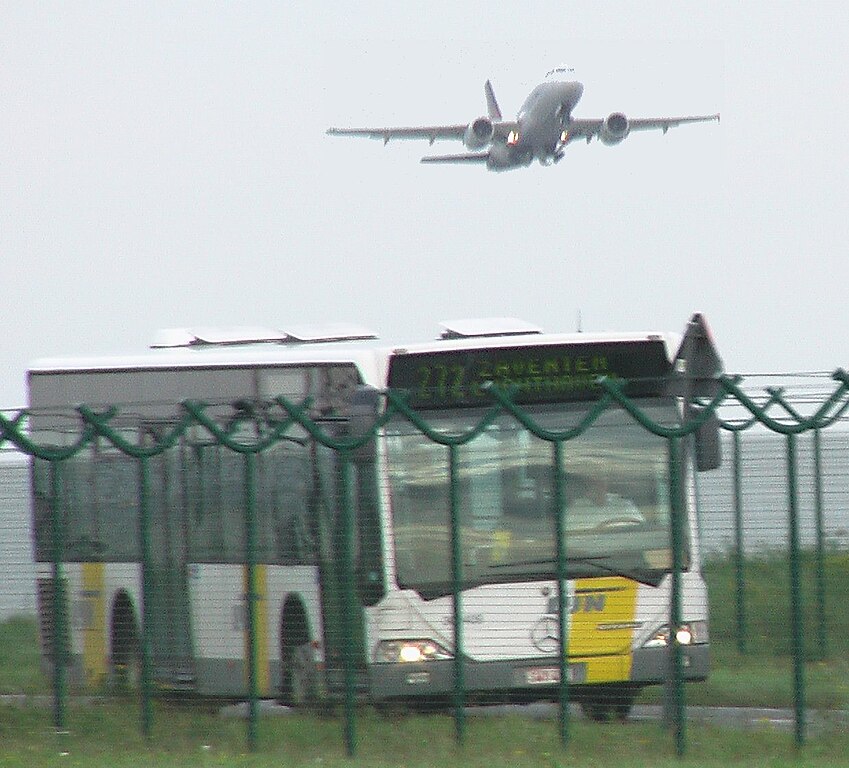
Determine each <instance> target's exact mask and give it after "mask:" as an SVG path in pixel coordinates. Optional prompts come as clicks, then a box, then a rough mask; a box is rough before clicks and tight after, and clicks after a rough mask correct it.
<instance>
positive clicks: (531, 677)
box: [525, 664, 585, 685]
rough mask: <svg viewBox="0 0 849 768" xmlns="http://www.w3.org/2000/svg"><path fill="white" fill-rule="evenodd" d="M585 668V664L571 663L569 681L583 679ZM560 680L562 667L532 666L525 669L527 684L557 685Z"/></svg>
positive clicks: (580, 680)
mask: <svg viewBox="0 0 849 768" xmlns="http://www.w3.org/2000/svg"><path fill="white" fill-rule="evenodd" d="M584 672H585V668H584V665H583V664H570V665H569V673H568V674H569V682H570V683H579V682H582V681H583V677H584V674H582V673H584ZM559 682H560V667H531V668H530V669H526V670H525V683H526V684H527V685H557V683H559Z"/></svg>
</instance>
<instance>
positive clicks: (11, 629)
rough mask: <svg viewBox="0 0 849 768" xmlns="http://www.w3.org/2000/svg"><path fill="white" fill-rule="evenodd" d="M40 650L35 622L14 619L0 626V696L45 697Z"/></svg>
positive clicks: (45, 689)
mask: <svg viewBox="0 0 849 768" xmlns="http://www.w3.org/2000/svg"><path fill="white" fill-rule="evenodd" d="M48 690H49V685H48V681H47V680H46V679H45V677H44V675H43V674H42V671H41V647H40V645H39V642H38V629H37V626H36V623H35V620H34V619H31V618H24V617H16V618H12V619H9V620H8V621H4V622H0V693H45V692H47V691H48Z"/></svg>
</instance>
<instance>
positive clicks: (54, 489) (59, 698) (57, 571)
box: [50, 460, 68, 733]
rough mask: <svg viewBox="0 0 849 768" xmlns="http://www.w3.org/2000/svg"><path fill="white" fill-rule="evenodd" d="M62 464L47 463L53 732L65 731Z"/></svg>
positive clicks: (65, 659)
mask: <svg viewBox="0 0 849 768" xmlns="http://www.w3.org/2000/svg"><path fill="white" fill-rule="evenodd" d="M61 492H62V464H61V462H60V461H57V460H53V461H51V462H50V505H51V510H50V512H51V534H52V541H51V545H52V546H51V549H52V559H53V563H52V566H53V567H52V570H53V573H52V578H53V722H54V725H55V727H56V731H57V732H59V733H62V732H63V731H64V730H65V705H66V698H67V695H68V690H67V682H68V681H67V668H66V665H67V652H68V648H67V637H66V635H67V627H66V626H65V618H66V615H67V613H66V610H65V577H64V573H63V568H62V558H63V557H64V543H65V541H64V540H65V524H64V521H63V520H62V501H61V499H62V496H61Z"/></svg>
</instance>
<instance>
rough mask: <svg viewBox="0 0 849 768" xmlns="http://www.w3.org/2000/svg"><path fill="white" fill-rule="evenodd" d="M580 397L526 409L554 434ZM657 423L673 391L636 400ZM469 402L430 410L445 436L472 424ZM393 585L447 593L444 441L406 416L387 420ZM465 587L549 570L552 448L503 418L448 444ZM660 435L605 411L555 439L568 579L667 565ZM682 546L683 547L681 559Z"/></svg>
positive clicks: (653, 575)
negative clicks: (452, 448)
mask: <svg viewBox="0 0 849 768" xmlns="http://www.w3.org/2000/svg"><path fill="white" fill-rule="evenodd" d="M587 407H588V406H587V405H586V404H585V403H584V404H571V405H565V404H551V405H545V406H537V407H535V408H533V409H529V410H530V413H531V414H532V416H533V418H534V419H535V420H536V422H537V423H538V424H540V425H541V426H544V427H546V428H548V429H552V430H562V429H565V428H567V427H571V426H575V425H576V424H577V423H578V422H579V421H580V419H581V417H582V416H583V415H585V414H586V411H587ZM641 407H642V408H643V409H644V410H645V412H646V413H647V415H648V416H649V417H650V418H652V419H654V420H656V421H659V422H661V423H666V424H670V425H671V424H673V423H675V422H676V421H677V418H678V416H677V410H676V407H675V403H674V401H673V400H672V399H662V400H660V399H653V400H651V401H643V402H641ZM480 416H481V412H480V411H478V410H476V409H475V410H472V409H456V410H453V411H431V412H429V413H428V414H427V421H428V422H429V423H430V424H431V425H432V426H433V427H435V428H436V429H439V430H440V431H442V432H444V433H445V434H452V435H453V434H461V433H463V432H464V431H466V430H468V429H469V428H470V427H471V426H472V425H473V424H475V423H476V422H477V419H479V418H480ZM387 444H388V463H389V477H390V489H391V499H392V519H393V538H394V545H395V563H396V575H397V581H398V585H399V586H400V587H401V588H406V589H414V590H416V591H418V592H419V593H420V594H422V596H424V597H435V596H439V595H443V594H448V593H450V592H451V589H452V586H451V585H452V571H451V547H450V539H451V501H450V499H451V497H450V482H449V449H448V448H446V447H445V446H441V445H439V444H436V443H434V442H432V441H431V440H429V439H428V438H427V437H425V436H424V435H422V434H421V433H420V432H419V431H418V430H417V429H416V428H415V427H413V426H412V425H411V424H410V423H409V422H407V421H406V420H402V419H400V418H399V419H397V420H395V421H393V422H391V423H390V424H389V425H388V427H387ZM456 450H457V482H458V487H457V502H458V504H457V506H458V512H459V524H460V531H461V551H462V575H463V587H470V586H475V585H480V584H491V583H503V582H520V581H533V580H543V579H551V578H553V577H554V575H555V567H556V556H557V549H556V537H555V506H556V499H555V494H554V487H555V469H554V467H555V458H554V445H553V444H552V443H549V442H546V441H543V440H541V439H539V438H537V437H535V436H533V435H532V434H531V433H530V432H528V431H527V430H526V429H525V428H524V427H523V426H522V425H521V424H519V423H518V422H517V421H516V420H515V419H514V418H513V417H512V416H509V415H502V416H500V417H499V418H498V420H497V421H495V422H494V423H493V424H491V425H490V426H489V427H488V428H487V429H486V430H485V431H484V432H483V433H482V434H480V435H479V436H478V437H476V438H475V439H474V440H472V441H471V442H469V443H467V444H466V445H463V446H460V447H458V448H457V449H456ZM668 466H669V465H668V454H667V447H666V441H665V440H664V439H662V438H659V437H656V436H654V435H652V434H651V433H649V432H648V431H647V430H646V429H645V428H643V427H641V426H640V425H639V424H637V423H636V422H634V420H633V419H632V418H631V417H630V416H629V415H628V414H627V413H625V412H624V411H622V410H620V409H608V410H607V411H605V412H604V413H603V414H602V415H601V416H600V418H598V419H597V420H596V422H595V423H594V424H593V425H592V426H591V427H590V428H589V429H588V430H587V431H586V432H584V433H583V434H582V435H581V436H579V437H577V438H574V439H572V440H569V441H568V442H566V443H564V444H563V488H564V505H563V506H564V510H563V515H564V517H563V523H564V526H563V528H564V538H565V553H566V561H567V574H568V576H569V578H575V577H585V576H607V575H620V576H625V577H627V578H632V579H635V580H637V581H641V582H644V583H650V584H655V585H656V584H658V583H659V582H660V579H661V578H662V577H663V575H664V574H665V573H667V572H668V571H669V569H670V567H671V550H670V538H669V520H670V500H669V478H668ZM686 561H687V554H686V553H685V565H686Z"/></svg>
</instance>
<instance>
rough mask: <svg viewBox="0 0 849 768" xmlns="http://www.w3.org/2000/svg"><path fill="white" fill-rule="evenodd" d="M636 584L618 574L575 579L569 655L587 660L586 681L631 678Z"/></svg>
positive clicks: (571, 603) (605, 681)
mask: <svg viewBox="0 0 849 768" xmlns="http://www.w3.org/2000/svg"><path fill="white" fill-rule="evenodd" d="M638 586H639V585H638V584H637V583H636V582H634V581H631V580H630V579H623V578H618V577H616V578H611V577H603V578H596V579H578V580H576V581H575V594H574V596H572V600H571V602H570V606H569V610H570V630H569V657H570V659H571V660H572V661H576V660H578V659H579V658H580V660H581V661H585V662H586V665H587V666H586V669H587V675H586V682H588V683H612V682H618V681H623V680H628V679H630V676H631V658H632V654H631V638H632V636H633V633H634V618H635V614H636V608H637V589H638Z"/></svg>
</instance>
